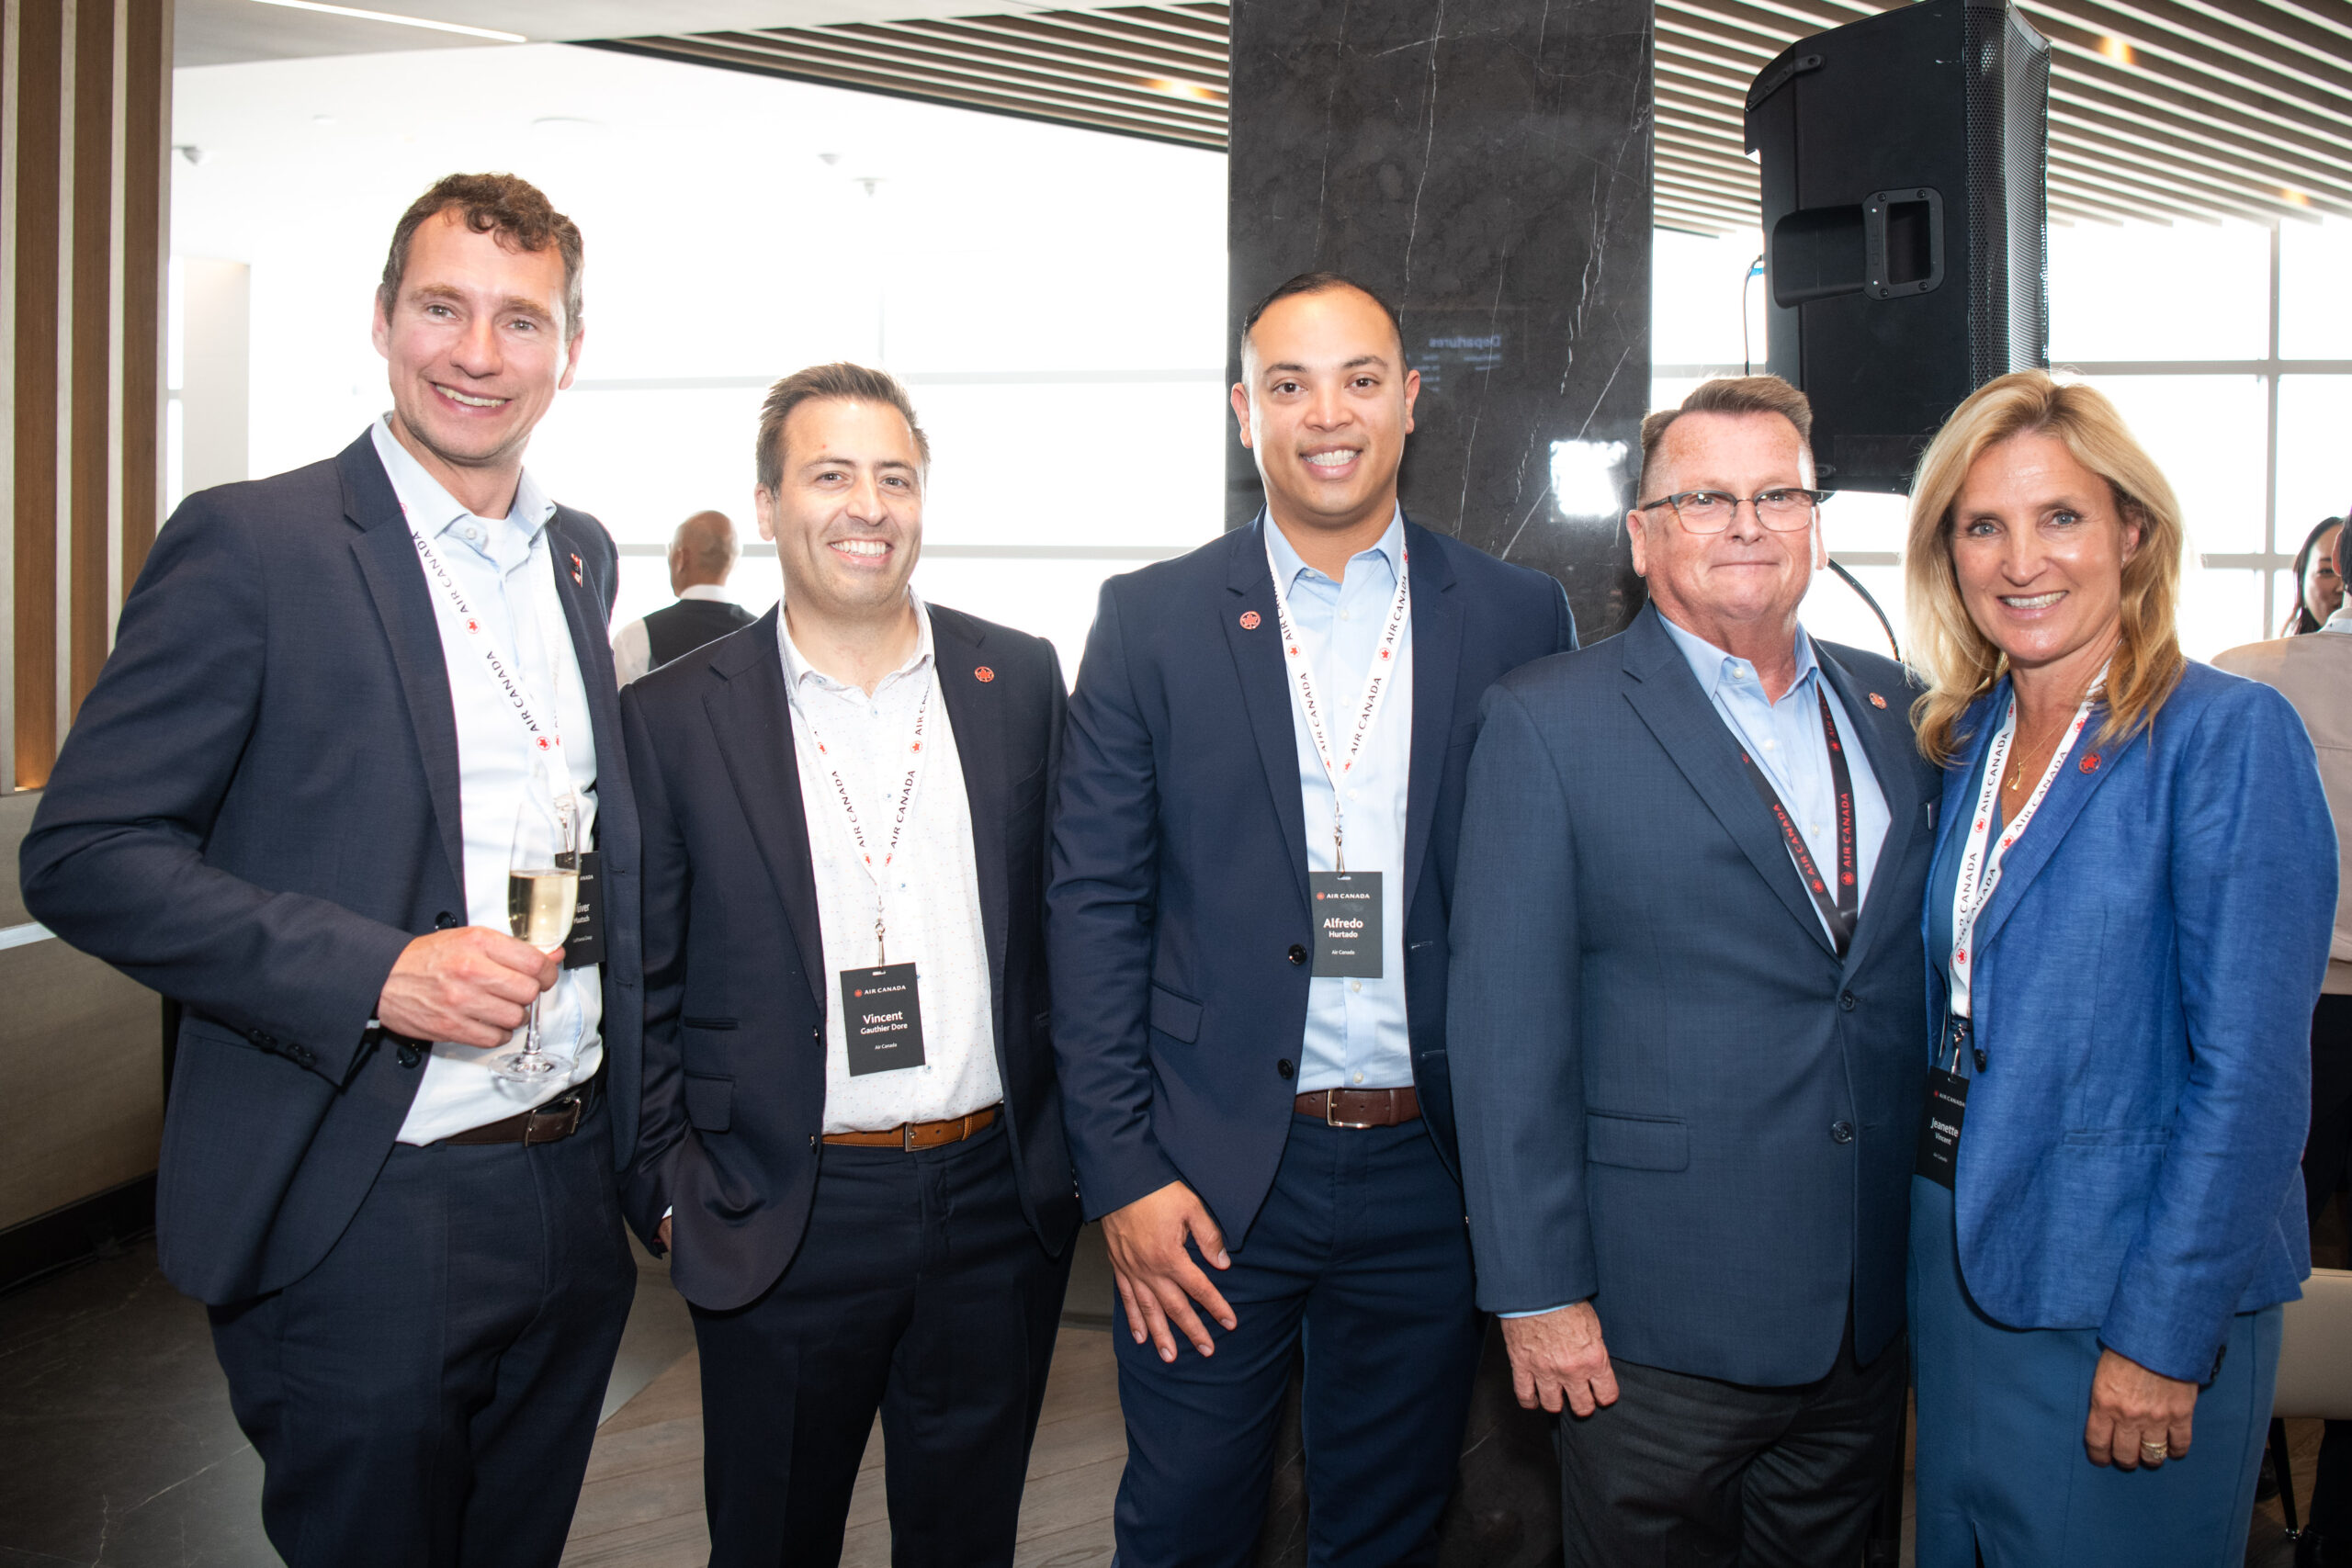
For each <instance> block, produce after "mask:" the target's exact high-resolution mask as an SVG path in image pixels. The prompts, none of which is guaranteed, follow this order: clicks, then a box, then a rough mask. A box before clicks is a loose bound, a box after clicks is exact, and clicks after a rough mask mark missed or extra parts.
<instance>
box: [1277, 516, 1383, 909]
mask: <svg viewBox="0 0 2352 1568" xmlns="http://www.w3.org/2000/svg"><path fill="white" fill-rule="evenodd" d="M1266 526H1267V528H1269V529H1272V527H1273V526H1274V522H1273V519H1272V518H1271V517H1270V518H1268V519H1267V520H1266ZM1397 554H1398V560H1397V596H1396V597H1395V598H1394V599H1392V600H1390V601H1389V604H1388V621H1387V624H1386V625H1385V626H1382V627H1381V629H1380V641H1379V643H1378V644H1377V645H1375V646H1374V649H1373V654H1372V669H1371V670H1370V671H1367V672H1366V674H1365V676H1364V682H1363V696H1362V697H1359V698H1358V699H1357V700H1356V706H1355V723H1354V728H1351V730H1350V731H1349V733H1348V744H1347V750H1344V751H1342V752H1340V754H1339V756H1338V757H1337V758H1334V757H1333V756H1332V754H1331V737H1330V733H1329V730H1328V729H1327V728H1325V726H1324V723H1323V705H1322V704H1321V703H1319V702H1317V700H1316V696H1315V675H1314V672H1313V671H1311V670H1309V669H1308V667H1307V660H1306V649H1305V648H1304V647H1302V646H1301V645H1300V643H1299V640H1298V627H1297V626H1296V625H1295V624H1294V623H1293V622H1292V620H1291V618H1290V595H1289V593H1288V592H1285V591H1284V590H1283V574H1282V569H1281V568H1279V567H1277V566H1276V565H1275V564H1274V547H1273V540H1272V536H1271V535H1269V536H1268V538H1267V541H1266V571H1267V573H1268V575H1270V576H1271V577H1272V578H1273V580H1274V616H1275V618H1276V620H1277V621H1278V622H1279V623H1280V626H1281V628H1282V634H1283V661H1284V662H1285V663H1287V664H1288V665H1289V666H1290V678H1291V681H1292V682H1293V684H1295V686H1296V687H1297V689H1298V700H1299V705H1300V706H1302V707H1303V708H1305V709H1306V732H1307V734H1308V735H1310V736H1312V737H1313V738H1314V740H1315V754H1316V756H1317V757H1318V758H1320V759H1321V760H1322V762H1323V776H1324V777H1326V778H1328V779H1329V780H1330V781H1331V853H1332V869H1334V870H1336V871H1345V870H1347V869H1348V852H1347V844H1346V840H1345V835H1344V834H1343V833H1342V831H1341V823H1340V813H1341V811H1342V809H1343V803H1344V802H1345V800H1346V798H1347V791H1345V790H1344V789H1341V788H1340V781H1341V780H1342V779H1343V778H1345V777H1346V776H1347V774H1348V772H1349V770H1351V768H1353V767H1354V766H1355V765H1356V763H1357V762H1358V761H1362V760H1363V747H1364V742H1365V740H1366V739H1369V738H1370V737H1371V735H1372V726H1373V722H1374V720H1375V719H1377V718H1378V717H1379V716H1380V705H1381V700H1382V699H1383V698H1385V697H1386V696H1387V695H1388V683H1389V677H1391V676H1392V675H1394V674H1396V673H1397V644H1398V643H1399V642H1400V641H1402V640H1403V638H1404V636H1405V617H1406V614H1407V612H1408V610H1409V609H1410V608H1411V607H1412V603H1413V601H1412V595H1411V593H1410V592H1408V578H1407V576H1406V570H1407V568H1408V565H1409V563H1410V562H1411V560H1412V554H1411V552H1410V551H1406V550H1399V551H1398V552H1397Z"/></svg>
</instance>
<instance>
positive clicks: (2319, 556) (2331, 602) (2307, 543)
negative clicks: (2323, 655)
mask: <svg viewBox="0 0 2352 1568" xmlns="http://www.w3.org/2000/svg"><path fill="white" fill-rule="evenodd" d="M2343 533H2344V519H2343V518H2341V517H2323V518H2321V519H2320V521H2319V522H2318V523H2317V524H2315V525H2313V526H2312V531H2311V532H2310V533H2308V534H2306V535H2304V536H2303V547H2302V548H2301V549H2300V550H2297V551H2296V552H2295V607H2294V609H2292V610H2291V611H2290V612H2288V615H2287V619H2286V623H2285V624H2284V625H2282V626H2280V627H2279V628H2278V635H2279V636H2280V637H2301V636H2303V635H2304V634H2305V633H2308V632H2315V631H2317V630H2319V629H2320V627H2321V626H2324V625H2326V624H2327V618H2328V616H2330V615H2334V614H2335V612H2336V610H2337V608H2338V607H2340V606H2341V605H2342V604H2343V603H2344V573H2343V571H2342V570H2341V569H2340V568H2338V567H2337V565H2336V563H2335V542H2336V540H2337V539H2339V538H2340V537H2342V536H2343Z"/></svg>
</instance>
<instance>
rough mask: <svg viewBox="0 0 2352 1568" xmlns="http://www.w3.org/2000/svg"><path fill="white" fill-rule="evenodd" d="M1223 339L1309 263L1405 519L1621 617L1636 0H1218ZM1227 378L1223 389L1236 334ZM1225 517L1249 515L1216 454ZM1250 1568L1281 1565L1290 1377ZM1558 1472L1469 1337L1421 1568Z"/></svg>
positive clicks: (1300, 1547)
mask: <svg viewBox="0 0 2352 1568" xmlns="http://www.w3.org/2000/svg"><path fill="white" fill-rule="evenodd" d="M1232 16H1233V23H1232V25H1233V74H1232V110H1231V116H1232V143H1231V152H1230V164H1229V167H1230V173H1229V176H1228V177H1229V180H1230V185H1229V196H1228V198H1227V210H1228V216H1227V224H1228V228H1227V245H1228V248H1229V252H1230V256H1231V261H1230V274H1229V283H1228V291H1227V312H1228V318H1229V325H1230V327H1231V328H1232V330H1233V332H1234V333H1236V334H1238V332H1239V328H1240V323H1241V318H1242V316H1243V315H1244V314H1245V313H1247V311H1248V310H1249V309H1250V306H1251V305H1252V304H1254V303H1255V302H1256V301H1257V300H1258V299H1261V298H1263V297H1264V296H1265V294H1266V293H1267V292H1268V291H1269V290H1271V289H1272V288H1274V286H1275V285H1277V284H1279V283H1281V282H1282V281H1283V279H1285V278H1288V277H1291V276H1295V275H1296V274H1298V273H1301V272H1306V271H1308V270H1311V269H1314V268H1329V269H1331V270H1333V271H1336V272H1340V273H1344V274H1346V275H1347V276H1351V277H1354V278H1357V279H1360V280H1362V281H1363V282H1364V283H1365V284H1367V285H1369V286H1370V287H1372V288H1374V289H1377V290H1379V291H1380V292H1381V293H1383V294H1385V296H1387V298H1388V299H1389V300H1390V301H1391V302H1392V303H1393V304H1395V305H1396V306H1397V310H1398V311H1399V313H1400V315H1401V316H1402V318H1403V326H1404V336H1405V350H1406V357H1407V360H1408V363H1409V364H1410V365H1411V366H1412V367H1414V368H1416V369H1418V370H1419V371H1420V373H1421V396H1420V402H1419V408H1418V409H1417V411H1416V422H1417V426H1418V428H1417V429H1416V430H1415V432H1414V434H1413V435H1412V436H1411V438H1410V439H1409V440H1408V442H1407V444H1406V451H1405V469H1404V500H1405V507H1406V510H1407V511H1408V513H1410V514H1411V515H1412V517H1413V518H1414V520H1415V521H1417V522H1419V523H1421V524H1423V525H1427V526H1429V527H1431V528H1435V529H1438V530H1441V531H1442V532H1444V533H1448V534H1453V535H1456V536H1459V537H1461V538H1463V539H1465V540H1467V541H1468V542H1470V543H1471V544H1474V545H1476V546H1477V547H1479V548H1481V549H1484V550H1487V551H1488V552H1489V553H1491V554H1494V555H1498V556H1501V557H1503V558H1506V559H1509V560H1513V561H1519V562H1521V563H1523V564H1525V565H1528V566H1532V567H1535V568H1537V569H1539V570H1544V571H1548V572H1550V573H1552V574H1553V575H1554V576H1555V577H1557V578H1558V579H1559V580H1560V581H1561V582H1562V583H1563V584H1565V585H1566V588H1567V592H1568V598H1569V602H1570V603H1571V604H1573V605H1574V606H1575V608H1576V614H1577V626H1578V628H1579V630H1580V631H1581V633H1582V634H1583V637H1584V638H1585V640H1586V641H1588V642H1590V641H1593V640H1596V639H1598V638H1600V637H1606V636H1608V635H1609V634H1610V633H1611V632H1614V631H1617V630H1619V629H1620V628H1622V627H1623V626H1624V624H1625V623H1626V622H1627V621H1628V620H1630V619H1631V618H1632V616H1633V614H1634V611H1635V610H1637V609H1639V608H1640V607H1641V604H1642V594H1641V580H1640V579H1639V578H1637V577H1635V576H1634V572H1633V568H1632V563H1631V558H1630V552H1629V550H1628V547H1627V546H1626V542H1625V531H1624V522H1623V520H1624V513H1625V509H1626V508H1627V506H1629V505H1630V504H1631V503H1632V502H1633V500H1634V495H1633V485H1634V478H1635V472H1634V470H1635V468H1636V467H1637V466H1638V458H1639V452H1640V443H1641V420H1642V414H1643V412H1644V411H1645V408H1646V407H1647V404H1648V400H1649V385H1650V342H1649V326H1650V141H1651V124H1650V97H1651V95H1650V44H1651V12H1650V3H1649V0H1235V4H1234V6H1233V13H1232ZM1227 354H1228V355H1229V356H1230V363H1229V365H1228V369H1229V372H1230V377H1231V378H1234V379H1238V378H1239V376H1240V361H1239V355H1238V346H1237V344H1236V343H1235V341H1234V340H1232V339H1228V343H1227ZM1260 504H1261V497H1260V492H1259V486H1258V475H1257V469H1256V468H1255V466H1254V465H1253V463H1252V461H1251V459H1250V454H1249V452H1248V451H1247V450H1245V449H1244V448H1243V447H1242V446H1241V445H1240V444H1239V442H1238V440H1237V441H1234V442H1232V444H1231V445H1230V446H1229V447H1228V457H1227V513H1226V520H1227V526H1229V527H1238V526H1241V525H1246V524H1247V523H1248V522H1249V521H1250V518H1251V517H1253V516H1254V515H1256V513H1257V511H1258V508H1259V506H1260ZM1279 1447H1280V1454H1279V1460H1278V1463H1277V1468H1276V1474H1275V1481H1274V1486H1273V1491H1272V1498H1271V1499H1270V1504H1269V1508H1268V1513H1267V1519H1266V1528H1265V1530H1264V1533H1263V1534H1262V1535H1261V1539H1260V1542H1259V1553H1258V1562H1259V1563H1260V1564H1261V1565H1264V1568H1273V1565H1276V1564H1289V1563H1295V1562H1304V1561H1305V1557H1306V1530H1305V1498H1304V1492H1305V1484H1304V1480H1305V1478H1304V1472H1303V1468H1302V1465H1301V1461H1302V1459H1303V1453H1302V1449H1301V1445H1300V1438H1299V1427H1298V1418H1297V1396H1296V1390H1295V1388H1294V1390H1293V1394H1292V1400H1291V1404H1290V1408H1289V1410H1288V1412H1287V1413H1286V1415H1285V1418H1284V1421H1283V1431H1282V1435H1281V1439H1280V1445H1279ZM1558 1484H1559V1483H1558V1474H1557V1472H1556V1470H1555V1468H1554V1461H1553V1459H1552V1451H1551V1444H1550V1440H1549V1428H1548V1427H1547V1425H1546V1423H1545V1421H1544V1417H1542V1416H1531V1415H1529V1414H1528V1413H1526V1412H1523V1411H1521V1410H1520V1409H1519V1408H1518V1406H1517V1404H1515V1403H1514V1401H1513V1400H1512V1398H1511V1393H1510V1370H1509V1365H1508V1362H1507V1361H1506V1360H1505V1359H1504V1357H1503V1355H1502V1349H1501V1345H1500V1343H1499V1339H1498V1337H1496V1336H1493V1335H1492V1334H1491V1333H1490V1335H1489V1338H1488V1342H1487V1348H1486V1356H1485V1359H1484V1362H1483V1364H1482V1366H1481V1368H1480V1371H1479V1377H1478V1384H1477V1390H1476V1395H1475V1398H1474V1401H1473V1406H1472V1410H1471V1416H1470V1422H1469V1431H1468V1432H1467V1433H1466V1434H1465V1435H1464V1444H1463V1466H1462V1482H1461V1486H1460V1489H1459V1491H1458V1492H1457V1494H1456V1495H1455V1497H1454V1500H1453V1506H1452V1507H1451V1508H1450V1509H1449V1510H1448V1512H1447V1515H1446V1519H1445V1523H1444V1525H1443V1527H1442V1544H1441V1562H1442V1564H1444V1568H1473V1565H1476V1568H1516V1565H1520V1564H1526V1565H1529V1568H1534V1565H1536V1564H1551V1563H1556V1562H1558V1560H1559V1553H1560V1523H1559V1492H1558Z"/></svg>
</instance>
